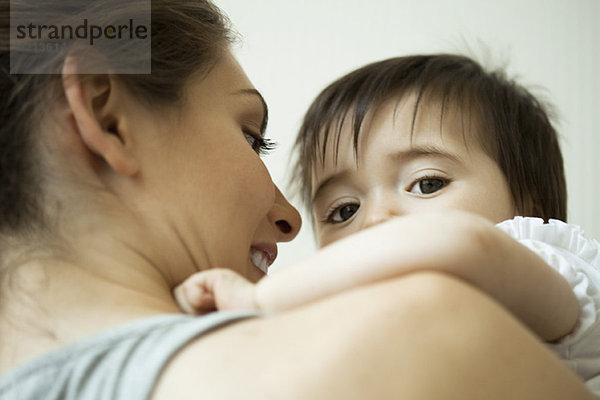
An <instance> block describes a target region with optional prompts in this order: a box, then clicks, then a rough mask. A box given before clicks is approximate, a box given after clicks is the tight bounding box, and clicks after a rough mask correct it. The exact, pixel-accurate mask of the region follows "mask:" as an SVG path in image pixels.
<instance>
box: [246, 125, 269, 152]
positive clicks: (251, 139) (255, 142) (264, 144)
mask: <svg viewBox="0 0 600 400" xmlns="http://www.w3.org/2000/svg"><path fill="white" fill-rule="evenodd" d="M244 137H245V138H246V141H247V142H248V144H249V145H250V147H252V150H254V151H255V152H256V154H258V155H261V156H262V155H265V154H267V153H269V151H271V150H273V149H275V147H276V146H277V145H276V143H275V142H273V141H272V140H269V139H265V138H264V137H262V136H261V135H258V134H255V133H251V132H247V131H244Z"/></svg>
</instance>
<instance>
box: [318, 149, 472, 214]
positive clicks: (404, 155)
mask: <svg viewBox="0 0 600 400" xmlns="http://www.w3.org/2000/svg"><path fill="white" fill-rule="evenodd" d="M419 157H438V158H445V159H447V160H450V161H453V162H456V163H462V162H463V160H462V159H461V158H460V157H459V156H458V155H457V154H453V153H451V152H449V151H447V150H445V149H443V148H441V147H439V146H436V145H420V146H411V147H410V148H408V149H406V150H400V151H397V152H393V153H391V154H389V155H388V158H389V159H390V160H391V161H393V162H408V161H411V160H414V159H416V158H419ZM349 173H350V171H349V170H343V171H340V172H337V173H335V174H333V175H330V176H328V177H327V178H325V179H323V180H322V181H321V182H320V183H319V184H318V186H317V189H316V190H315V192H314V193H313V195H312V200H311V203H313V204H314V202H315V200H316V199H317V197H318V196H319V194H320V193H321V192H322V191H323V190H324V189H325V188H326V187H327V186H330V185H333V184H335V183H336V182H338V181H341V180H344V179H346V178H347V177H348V175H349Z"/></svg>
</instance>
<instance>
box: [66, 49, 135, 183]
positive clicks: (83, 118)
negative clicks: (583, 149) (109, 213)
mask: <svg viewBox="0 0 600 400" xmlns="http://www.w3.org/2000/svg"><path fill="white" fill-rule="evenodd" d="M79 68H80V65H79V63H78V61H77V58H75V57H73V56H69V57H67V58H66V60H65V63H64V66H63V69H62V82H63V90H64V92H65V97H66V100H67V103H68V105H69V108H70V112H71V114H72V117H73V121H74V123H75V129H76V131H77V132H76V133H77V134H78V136H79V137H80V139H81V141H82V143H83V145H84V146H85V147H86V148H87V149H88V150H89V151H90V152H92V153H93V154H95V155H97V156H98V157H100V158H101V159H103V160H104V161H105V162H106V164H108V166H110V168H112V169H113V170H114V171H115V172H117V173H120V174H123V175H129V176H132V175H135V174H136V173H137V172H138V163H137V160H136V159H135V157H134V155H133V154H132V152H131V150H130V148H131V143H130V141H131V135H130V132H128V131H127V130H126V128H125V127H127V126H128V124H125V123H123V122H124V121H123V119H124V118H125V115H124V114H123V113H122V109H120V106H121V104H120V102H122V101H126V99H125V98H124V93H123V91H122V90H123V88H122V86H120V87H118V88H117V87H116V84H115V80H114V78H113V77H112V76H110V75H87V76H85V78H84V76H83V75H80V71H79ZM82 78H84V79H82Z"/></svg>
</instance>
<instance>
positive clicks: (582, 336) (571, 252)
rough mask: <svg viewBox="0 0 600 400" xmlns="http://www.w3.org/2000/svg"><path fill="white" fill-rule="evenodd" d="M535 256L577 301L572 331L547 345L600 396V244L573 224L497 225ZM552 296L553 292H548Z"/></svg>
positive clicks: (524, 220)
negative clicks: (577, 307)
mask: <svg viewBox="0 0 600 400" xmlns="http://www.w3.org/2000/svg"><path fill="white" fill-rule="evenodd" d="M497 227H498V228H500V229H501V230H502V231H504V232H506V233H508V234H509V235H510V236H512V237H513V238H515V239H516V240H517V241H518V242H519V243H521V244H523V245H525V246H526V247H527V248H529V249H530V250H532V251H533V252H535V253H536V254H538V255H539V256H540V257H541V258H542V259H544V261H546V263H548V264H549V265H550V266H551V267H552V268H554V269H555V270H556V271H558V272H559V273H560V274H561V275H562V276H563V277H564V278H565V279H566V280H567V282H568V283H569V284H570V285H571V287H572V288H573V292H575V295H576V296H577V300H578V301H579V320H578V321H577V325H576V326H575V329H574V330H573V332H571V333H570V334H569V335H568V336H566V337H564V338H563V339H561V340H560V341H558V342H556V343H550V344H549V345H548V346H549V347H550V348H551V349H552V350H553V351H554V352H555V353H556V354H558V356H559V357H560V358H562V359H563V360H564V362H565V363H566V364H567V365H568V366H569V367H570V368H571V369H573V370H574V371H575V372H576V373H577V375H579V377H580V378H582V379H583V380H584V381H585V383H586V385H587V386H588V387H589V388H590V390H592V392H594V394H595V395H596V396H599V397H600V318H599V311H600V290H599V289H600V243H598V241H596V240H594V239H590V238H587V237H585V236H584V233H583V230H582V229H581V228H580V227H579V226H576V225H571V224H566V223H564V222H562V221H558V220H552V219H551V220H550V221H549V223H546V224H545V223H544V221H543V220H542V219H540V218H528V217H516V218H514V219H511V220H508V221H504V222H501V223H499V224H498V225H497ZM548 296H552V293H548Z"/></svg>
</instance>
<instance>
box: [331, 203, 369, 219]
mask: <svg viewBox="0 0 600 400" xmlns="http://www.w3.org/2000/svg"><path fill="white" fill-rule="evenodd" d="M359 207H360V205H359V204H356V203H345V204H342V205H339V206H333V207H332V208H331V209H330V210H329V211H328V212H327V216H326V217H325V220H324V221H323V222H326V223H330V224H340V223H342V222H345V221H348V220H349V219H350V218H352V216H353V215H354V214H356V211H358V209H359Z"/></svg>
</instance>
